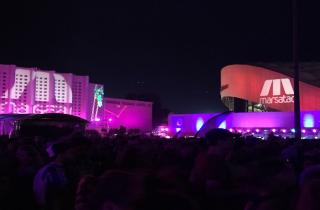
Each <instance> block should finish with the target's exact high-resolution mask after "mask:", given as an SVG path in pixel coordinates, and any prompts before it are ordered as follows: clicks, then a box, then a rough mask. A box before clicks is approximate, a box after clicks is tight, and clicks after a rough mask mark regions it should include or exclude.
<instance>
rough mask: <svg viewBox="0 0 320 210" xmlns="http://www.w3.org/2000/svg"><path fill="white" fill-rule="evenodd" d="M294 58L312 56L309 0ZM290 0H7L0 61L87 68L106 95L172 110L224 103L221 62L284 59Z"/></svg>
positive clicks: (318, 34)
mask: <svg viewBox="0 0 320 210" xmlns="http://www.w3.org/2000/svg"><path fill="white" fill-rule="evenodd" d="M301 2H302V3H303V5H302V4H301V5H300V26H301V27H300V44H301V48H300V53H301V56H300V58H301V60H304V61H320V41H319V39H320V30H319V27H320V24H319V20H320V13H319V6H320V5H319V4H320V3H317V1H301ZM291 14H292V13H291V1H289V0H255V1H247V0H233V1H231V0H220V1H218V0H211V1H186V0H185V1H172V0H171V1H164V0H161V1H160V0H158V1H154V0H147V1H134V0H122V1H121V0H118V1H94V0H90V1H89V0H86V1H84V0H73V1H67V0H65V1H57V0H54V1H45V0H42V1H25V2H24V3H23V2H21V1H16V2H15V1H8V2H7V3H2V2H1V3H0V27H1V29H0V63H1V64H16V65H18V66H22V67H39V68H41V69H44V70H50V69H53V70H56V71H58V72H71V73H76V74H80V75H89V76H90V78H91V81H92V82H95V83H101V84H104V86H105V95H106V96H109V97H124V96H125V95H127V94H128V93H154V94H157V95H159V96H160V97H161V100H162V103H163V106H164V107H167V108H169V109H170V110H172V111H173V112H176V113H194V112H213V111H222V110H224V108H223V105H222V104H221V102H220V96H219V88H220V84H219V81H220V75H219V74H220V69H221V68H222V67H223V66H225V65H228V64H235V63H255V62H286V61H291V43H292V41H291V40H292V38H291V37H292V35H291Z"/></svg>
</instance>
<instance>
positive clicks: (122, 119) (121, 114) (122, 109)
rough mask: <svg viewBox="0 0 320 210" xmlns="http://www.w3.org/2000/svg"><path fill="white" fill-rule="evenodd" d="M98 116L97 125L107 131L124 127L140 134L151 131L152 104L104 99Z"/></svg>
mask: <svg viewBox="0 0 320 210" xmlns="http://www.w3.org/2000/svg"><path fill="white" fill-rule="evenodd" d="M98 116H99V118H98V119H97V121H99V124H100V125H103V126H104V127H107V128H108V129H117V128H119V127H120V126H124V127H126V128H127V129H139V130H140V131H141V132H142V133H146V132H150V131H151V130H152V102H146V101H136V100H127V99H119V98H104V99H103V108H102V109H100V111H99V114H98Z"/></svg>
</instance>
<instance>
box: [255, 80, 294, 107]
mask: <svg viewBox="0 0 320 210" xmlns="http://www.w3.org/2000/svg"><path fill="white" fill-rule="evenodd" d="M281 85H282V87H283V90H284V94H281V92H282V91H281ZM271 87H272V95H271V96H270V95H269V93H270V90H271ZM259 102H260V104H273V103H276V104H277V103H278V104H282V103H293V102H294V92H293V88H292V85H291V82H290V79H288V78H284V79H273V80H266V81H265V82H264V84H263V87H262V90H261V93H260V100H259Z"/></svg>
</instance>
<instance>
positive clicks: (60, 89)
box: [0, 65, 103, 120]
mask: <svg viewBox="0 0 320 210" xmlns="http://www.w3.org/2000/svg"><path fill="white" fill-rule="evenodd" d="M0 77H1V81H0V88H1V99H0V114H8V113H10V114H31V113H33V114H43V113H64V114H70V115H75V116H79V117H81V118H83V119H87V120H91V119H93V118H95V117H96V114H97V110H98V108H99V107H98V106H97V103H96V98H95V97H96V94H95V91H96V89H98V88H102V89H103V86H102V85H98V84H91V83H90V82H89V77H88V76H78V75H74V74H71V73H57V72H55V71H52V70H50V71H45V70H40V69H37V68H24V67H17V66H15V65H0ZM90 87H91V88H90Z"/></svg>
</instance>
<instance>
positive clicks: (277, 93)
mask: <svg viewBox="0 0 320 210" xmlns="http://www.w3.org/2000/svg"><path fill="white" fill-rule="evenodd" d="M280 69H281V68H280ZM286 69H289V68H286ZM305 69H307V70H308V68H303V66H302V73H301V81H300V83H299V86H300V106H301V111H310V110H319V108H320V98H319V97H318V95H319V94H320V88H319V87H317V86H315V85H314V84H316V82H315V81H314V79H315V78H316V77H317V75H316V71H313V72H312V73H314V74H315V75H314V76H313V77H311V78H312V79H313V81H311V80H310V79H308V78H307V76H309V77H310V73H309V72H307V71H306V70H305ZM292 71H293V70H292ZM288 73H290V71H289V70H286V71H281V70H277V71H275V70H270V69H268V68H265V67H258V66H252V65H239V64H236V65H229V66H226V67H224V68H223V69H222V70H221V92H220V94H221V99H222V101H223V103H224V104H225V105H226V106H227V107H228V109H229V110H230V111H235V112H259V111H285V112H290V111H293V109H294V91H293V77H292V76H290V74H288ZM309 80H310V83H309V82H308V81H309ZM311 83H312V84H311Z"/></svg>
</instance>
